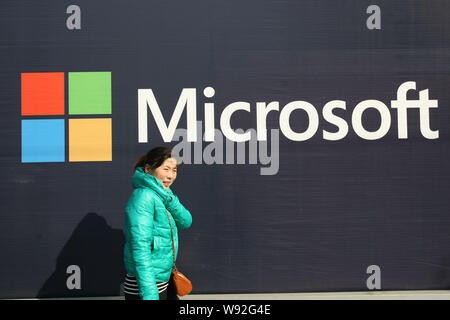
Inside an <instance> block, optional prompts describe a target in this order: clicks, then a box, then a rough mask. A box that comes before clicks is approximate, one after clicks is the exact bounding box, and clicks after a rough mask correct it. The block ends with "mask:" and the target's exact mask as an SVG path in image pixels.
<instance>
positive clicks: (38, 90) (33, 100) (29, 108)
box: [21, 72, 64, 116]
mask: <svg viewBox="0 0 450 320" xmlns="http://www.w3.org/2000/svg"><path fill="white" fill-rule="evenodd" d="M21 81H22V115H23V116H40V115H63V114H64V72H47V73H22V80H21Z"/></svg>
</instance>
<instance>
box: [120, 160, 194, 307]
mask: <svg viewBox="0 0 450 320" xmlns="http://www.w3.org/2000/svg"><path fill="white" fill-rule="evenodd" d="M133 187H134V191H133V193H132V195H131V197H130V199H129V200H128V203H127V206H126V219H125V241H126V242H125V247H124V262H125V269H126V271H127V273H128V274H129V275H130V276H134V277H136V278H137V283H138V285H139V291H140V295H141V297H142V299H144V300H158V299H159V294H158V289H157V287H156V282H165V281H168V280H169V278H170V275H171V273H172V267H173V249H172V236H171V232H170V225H169V220H168V218H167V213H166V212H167V211H168V215H169V218H170V221H171V224H172V230H173V237H174V243H175V257H176V255H177V253H178V232H177V230H183V229H186V228H189V227H190V226H191V224H192V216H191V214H190V213H189V211H188V210H186V208H185V207H183V205H182V204H181V203H180V201H179V200H178V197H177V196H176V195H174V194H173V193H172V191H171V190H170V188H168V189H167V190H164V187H163V185H162V183H161V182H160V181H159V180H158V179H157V178H155V177H154V176H152V175H150V174H146V173H145V172H144V170H143V168H138V169H137V170H136V171H135V173H134V176H133ZM166 209H167V211H166Z"/></svg>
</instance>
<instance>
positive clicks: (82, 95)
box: [68, 72, 111, 114]
mask: <svg viewBox="0 0 450 320" xmlns="http://www.w3.org/2000/svg"><path fill="white" fill-rule="evenodd" d="M68 82H69V114H111V72H69V81H68Z"/></svg>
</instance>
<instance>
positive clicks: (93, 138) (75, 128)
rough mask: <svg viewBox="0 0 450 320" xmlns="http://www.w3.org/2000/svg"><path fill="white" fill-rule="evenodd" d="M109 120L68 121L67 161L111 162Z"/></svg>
mask: <svg viewBox="0 0 450 320" xmlns="http://www.w3.org/2000/svg"><path fill="white" fill-rule="evenodd" d="M111 132H112V131H111V118H95V119H69V161H70V162H76V161H112V133H111Z"/></svg>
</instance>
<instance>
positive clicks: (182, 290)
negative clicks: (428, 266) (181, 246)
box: [166, 210, 192, 296]
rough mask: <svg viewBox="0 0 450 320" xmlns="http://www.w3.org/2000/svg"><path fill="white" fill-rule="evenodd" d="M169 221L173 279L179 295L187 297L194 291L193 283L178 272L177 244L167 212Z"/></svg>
mask: <svg viewBox="0 0 450 320" xmlns="http://www.w3.org/2000/svg"><path fill="white" fill-rule="evenodd" d="M166 214H167V219H168V220H169V225H170V234H171V236H172V250H173V270H172V279H173V282H174V283H175V288H176V290H177V295H179V296H185V295H187V294H189V293H191V291H192V283H191V281H190V280H189V279H188V278H187V277H186V276H185V275H184V274H182V273H181V272H180V271H178V270H177V266H176V265H175V243H174V240H173V229H172V223H171V222H170V218H169V213H168V212H167V210H166Z"/></svg>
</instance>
